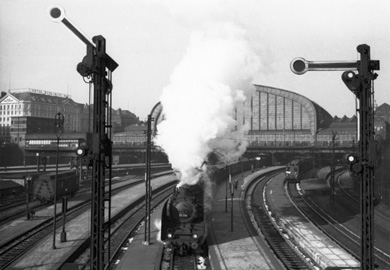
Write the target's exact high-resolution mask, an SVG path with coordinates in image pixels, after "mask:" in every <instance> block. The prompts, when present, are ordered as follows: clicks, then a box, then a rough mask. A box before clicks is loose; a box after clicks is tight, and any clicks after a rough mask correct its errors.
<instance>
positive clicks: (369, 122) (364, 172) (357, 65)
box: [290, 44, 379, 270]
mask: <svg viewBox="0 0 390 270" xmlns="http://www.w3.org/2000/svg"><path fill="white" fill-rule="evenodd" d="M357 51H358V52H359V53H360V61H356V62H343V61H336V62H310V61H306V60H305V59H303V58H295V59H294V60H293V61H291V64H290V68H291V70H292V71H293V72H294V73H296V74H299V75H300V74H304V73H305V72H306V71H324V70H327V71H335V70H344V71H345V72H344V73H343V74H342V76H341V77H342V80H343V81H344V83H345V84H346V86H347V87H348V89H349V90H351V91H352V92H353V93H354V94H355V95H356V98H357V99H358V100H359V108H358V109H357V111H358V112H359V134H358V136H359V146H358V156H357V160H356V161H355V162H354V165H353V166H351V168H352V169H351V170H352V171H351V172H352V173H353V174H355V175H356V177H357V179H358V180H359V181H360V185H361V207H360V209H361V210H360V211H361V219H362V220H361V230H362V235H361V255H360V259H361V260H360V261H361V269H363V270H373V269H375V266H374V253H373V251H374V244H375V241H374V175H375V171H374V169H375V163H376V141H375V140H374V98H373V95H374V91H373V89H372V81H373V80H375V79H376V78H377V76H378V75H377V74H376V73H373V71H374V70H379V61H378V60H371V59H370V46H368V45H366V44H361V45H359V46H357ZM353 70H357V71H358V73H357V74H356V73H355V72H354V71H353Z"/></svg>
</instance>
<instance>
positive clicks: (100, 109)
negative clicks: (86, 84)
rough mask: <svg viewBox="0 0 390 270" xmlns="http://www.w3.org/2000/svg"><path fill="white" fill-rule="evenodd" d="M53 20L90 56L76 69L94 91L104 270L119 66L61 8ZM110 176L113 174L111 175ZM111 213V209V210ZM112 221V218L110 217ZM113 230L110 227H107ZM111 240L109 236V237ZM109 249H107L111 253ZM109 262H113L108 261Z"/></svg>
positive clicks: (95, 191) (96, 234)
mask: <svg viewBox="0 0 390 270" xmlns="http://www.w3.org/2000/svg"><path fill="white" fill-rule="evenodd" d="M50 17H51V18H52V20H53V21H55V22H62V23H63V24H64V25H65V26H66V27H68V28H69V30H71V31H72V32H73V33H74V34H75V35H76V36H77V37H78V38H79V39H80V40H81V41H82V42H84V43H85V45H86V49H87V54H86V56H85V57H84V58H83V60H82V62H81V63H79V64H78V65H77V72H78V73H80V75H81V76H82V77H83V78H87V79H91V80H92V82H93V88H94V94H93V99H94V104H93V127H92V129H93V131H92V149H90V150H91V151H90V157H91V159H92V191H91V196H92V198H91V200H92V203H91V251H90V261H91V269H93V270H101V269H104V267H105V265H104V228H103V225H104V202H105V201H108V204H109V206H110V205H111V203H110V200H111V197H110V194H109V195H108V196H106V197H105V193H104V180H105V169H106V168H107V169H109V170H111V163H112V162H111V159H112V158H111V156H112V149H111V144H112V142H111V140H110V134H111V128H112V125H111V121H110V119H111V117H109V116H110V114H111V111H110V110H111V104H110V103H111V98H110V97H111V92H112V72H113V71H114V70H115V69H116V68H117V67H118V64H117V63H116V62H115V61H114V60H113V59H112V58H111V57H110V56H109V55H108V54H107V53H106V40H105V38H104V37H103V36H94V37H93V38H92V41H91V40H90V39H89V38H87V37H86V36H85V35H83V34H82V33H81V31H80V30H78V29H77V28H76V27H75V26H74V25H73V24H72V23H71V22H70V20H69V19H68V18H66V16H65V11H64V9H63V8H61V7H54V8H52V9H51V10H50ZM110 175H111V173H110ZM108 210H109V211H111V209H108ZM109 217H110V214H109ZM108 227H110V224H109V225H108ZM108 237H110V236H108ZM109 248H110V247H108V249H109ZM108 259H110V258H108Z"/></svg>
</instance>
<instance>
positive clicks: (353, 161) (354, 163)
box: [345, 154, 362, 176]
mask: <svg viewBox="0 0 390 270" xmlns="http://www.w3.org/2000/svg"><path fill="white" fill-rule="evenodd" d="M345 161H346V162H347V164H348V165H349V172H350V174H351V175H352V176H357V174H358V173H360V172H361V171H362V164H361V163H360V161H359V157H358V156H357V155H355V154H347V155H346V157H345Z"/></svg>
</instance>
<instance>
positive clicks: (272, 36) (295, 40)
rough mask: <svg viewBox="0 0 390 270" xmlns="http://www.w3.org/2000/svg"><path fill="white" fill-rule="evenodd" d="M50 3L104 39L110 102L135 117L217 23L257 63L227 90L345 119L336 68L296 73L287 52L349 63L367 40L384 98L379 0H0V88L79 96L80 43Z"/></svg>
mask: <svg viewBox="0 0 390 270" xmlns="http://www.w3.org/2000/svg"><path fill="white" fill-rule="evenodd" d="M53 6H62V7H63V8H64V9H65V11H66V16H67V18H68V19H69V20H70V21H71V22H72V23H73V24H74V25H75V26H77V27H78V28H79V29H81V30H82V32H83V33H85V34H86V35H87V36H88V37H93V36H95V35H102V36H104V37H105V38H106V42H107V45H106V46H107V53H108V54H109V55H110V56H111V58H113V59H114V60H115V61H116V62H117V63H118V64H119V66H118V68H117V69H116V70H115V71H114V72H113V74H112V75H113V86H114V88H113V95H112V100H113V107H114V108H121V109H126V110H130V111H132V112H134V113H135V114H136V115H138V116H139V117H140V119H145V118H146V117H147V115H148V114H149V113H150V111H151V109H152V108H153V106H154V105H155V104H156V103H157V102H159V101H160V98H161V95H162V93H163V90H164V89H167V87H168V88H169V85H171V84H172V75H173V74H174V71H175V69H176V68H177V67H178V66H179V65H181V63H182V61H183V59H186V55H188V54H189V50H190V49H189V48H191V44H193V41H194V39H196V37H198V36H199V35H202V34H203V35H205V36H212V35H213V34H215V35H218V33H217V32H218V29H220V28H219V27H216V25H221V24H229V25H233V26H234V27H235V28H236V29H239V31H240V33H243V34H242V35H241V37H242V36H245V39H246V41H247V42H248V44H250V46H251V47H252V51H253V52H255V56H254V58H256V59H257V60H258V61H257V62H256V63H257V64H258V68H257V69H256V74H253V78H251V79H250V80H248V86H242V85H240V86H237V87H244V88H245V87H247V89H246V90H245V93H246V94H247V95H250V93H251V92H250V91H253V87H252V86H251V84H252V83H256V84H261V85H266V86H271V87H277V88H282V89H286V90H290V91H294V92H296V93H298V94H301V95H304V96H306V97H308V98H309V99H311V100H312V101H314V102H316V103H317V104H319V105H320V106H322V107H323V108H325V109H326V110H327V111H328V112H329V113H330V114H331V115H333V116H334V115H337V116H339V117H342V116H344V115H347V116H352V115H353V114H354V113H355V97H354V95H353V94H352V93H351V92H350V91H349V90H348V88H347V87H346V86H345V84H344V83H343V82H342V80H341V74H342V72H341V71H338V72H336V71H323V72H315V71H311V72H307V73H306V74H304V75H296V74H293V73H292V72H291V70H290V62H291V61H292V59H294V58H296V57H303V58H305V59H307V60H309V61H343V60H344V61H358V60H359V54H358V52H357V50H356V47H357V46H358V45H359V44H367V45H369V46H370V47H371V59H372V60H379V61H380V70H379V71H377V73H378V75H379V76H378V78H377V79H376V80H375V84H374V87H375V88H374V89H375V100H376V102H377V104H378V105H381V104H382V103H385V102H386V103H389V104H390V91H389V90H390V77H389V76H388V75H390V67H389V66H390V46H389V44H390V30H389V29H390V17H389V16H388V12H389V10H390V1H385V0H381V1H379V0H376V1H375V0H374V1H369V2H367V1H363V0H343V1H338V0H327V1H313V0H295V1H291V0H268V1H264V0H239V1H238V0H237V1H236V0H215V1H212V0H198V1H180V0H172V1H168V0H160V1H158V0H132V1H128V0H116V1H96V0H95V1H92V0H83V1H80V0H77V1H76V0H63V1H54V0H51V1H49V0H35V1H28V0H0V89H1V91H8V89H20V88H34V89H40V90H47V91H52V92H59V93H64V94H70V95H71V97H72V99H73V100H74V101H76V102H78V103H87V102H88V95H89V91H88V84H86V83H85V82H84V81H83V78H82V77H81V76H80V75H79V74H78V73H77V71H76V66H77V64H78V63H79V62H81V60H82V58H83V57H84V56H85V54H86V48H85V45H84V43H82V42H81V41H80V40H79V39H78V38H77V37H76V36H75V35H74V34H73V33H72V32H71V31H70V30H69V29H67V28H66V27H65V26H64V25H63V24H62V23H54V22H52V21H51V20H50V18H49V15H48V14H49V10H50V7H53ZM205 33H206V34H205ZM206 50H207V48H206ZM248 64H250V62H248ZM245 68H246V67H245ZM248 68H250V67H248ZM183 87H185V85H183ZM234 87H236V86H234ZM195 91H196V90H195ZM205 98H207V97H205Z"/></svg>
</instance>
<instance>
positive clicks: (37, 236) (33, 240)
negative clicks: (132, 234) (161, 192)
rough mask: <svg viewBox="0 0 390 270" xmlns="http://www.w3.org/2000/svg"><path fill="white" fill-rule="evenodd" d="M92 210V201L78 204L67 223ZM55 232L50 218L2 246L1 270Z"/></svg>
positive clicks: (125, 187) (114, 192) (72, 208)
mask: <svg viewBox="0 0 390 270" xmlns="http://www.w3.org/2000/svg"><path fill="white" fill-rule="evenodd" d="M141 182H143V180H140V181H135V182H132V183H129V184H126V185H123V186H121V187H118V188H116V189H114V190H112V195H115V194H116V193H118V192H121V191H122V190H124V189H127V188H130V187H132V186H134V185H136V184H139V183H141ZM89 208H90V200H86V201H83V202H81V203H80V204H77V205H75V206H73V207H71V208H69V209H68V212H67V216H66V218H67V221H70V220H72V219H74V218H76V217H77V216H78V215H80V214H81V213H83V212H84V211H86V210H88V209H89ZM61 217H62V216H61V214H58V215H57V216H56V219H57V223H56V224H57V226H56V227H57V228H59V227H60V226H61V222H60V220H61ZM52 232H53V218H48V219H46V220H44V221H43V222H41V223H40V224H39V225H37V226H35V227H34V228H32V229H31V230H29V231H27V232H25V233H22V234H20V235H18V236H16V237H14V238H12V239H10V240H9V241H7V242H6V243H4V244H2V245H1V246H0V258H1V259H0V269H6V268H7V267H8V266H10V265H11V264H12V263H13V262H15V261H16V260H17V259H18V258H20V257H21V256H22V255H23V254H25V253H26V252H27V251H29V250H30V249H32V248H33V247H34V246H35V245H36V244H37V242H38V241H39V240H41V239H42V238H44V237H46V236H48V235H49V234H51V233H52Z"/></svg>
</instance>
